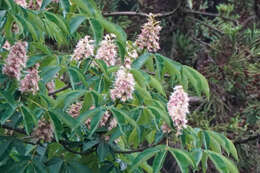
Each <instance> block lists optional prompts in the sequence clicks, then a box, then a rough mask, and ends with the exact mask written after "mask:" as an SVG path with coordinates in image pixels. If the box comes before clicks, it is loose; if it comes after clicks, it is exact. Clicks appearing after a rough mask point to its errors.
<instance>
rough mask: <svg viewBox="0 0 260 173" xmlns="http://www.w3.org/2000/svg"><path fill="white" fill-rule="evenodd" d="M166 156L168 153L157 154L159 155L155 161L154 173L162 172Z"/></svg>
mask: <svg viewBox="0 0 260 173" xmlns="http://www.w3.org/2000/svg"><path fill="white" fill-rule="evenodd" d="M166 154H167V151H161V152H159V153H157V155H156V156H155V158H154V160H153V172H154V173H157V172H160V170H161V169H162V166H163V163H164V159H165V157H166Z"/></svg>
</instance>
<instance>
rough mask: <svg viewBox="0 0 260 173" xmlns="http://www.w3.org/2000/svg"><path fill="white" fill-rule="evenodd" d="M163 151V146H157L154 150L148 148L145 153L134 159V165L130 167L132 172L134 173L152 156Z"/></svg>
mask: <svg viewBox="0 0 260 173" xmlns="http://www.w3.org/2000/svg"><path fill="white" fill-rule="evenodd" d="M161 149H162V146H157V147H153V148H148V149H146V150H144V151H143V152H141V153H139V154H138V155H137V157H136V158H135V159H134V161H133V162H132V165H131V167H130V172H132V171H134V170H135V169H136V168H137V167H138V166H139V165H140V164H142V163H144V162H145V161H147V160H148V159H150V158H151V157H152V156H154V155H155V154H156V153H158V152H160V151H161Z"/></svg>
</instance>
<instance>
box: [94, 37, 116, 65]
mask: <svg viewBox="0 0 260 173" xmlns="http://www.w3.org/2000/svg"><path fill="white" fill-rule="evenodd" d="M115 38H116V36H115V35H114V34H107V35H105V39H104V40H102V41H101V43H100V46H99V48H98V50H97V55H96V59H101V60H103V61H104V62H105V63H106V65H107V66H113V65H115V64H116V58H117V46H116V44H115Z"/></svg>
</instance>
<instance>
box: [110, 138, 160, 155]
mask: <svg viewBox="0 0 260 173" xmlns="http://www.w3.org/2000/svg"><path fill="white" fill-rule="evenodd" d="M164 139H165V138H162V139H161V140H160V141H159V142H158V143H156V144H152V145H148V146H146V147H142V148H137V149H134V150H127V151H122V150H115V151H114V152H115V153H119V154H131V153H137V152H142V151H144V150H146V149H148V148H152V147H155V146H157V145H160V144H162V143H163V142H164Z"/></svg>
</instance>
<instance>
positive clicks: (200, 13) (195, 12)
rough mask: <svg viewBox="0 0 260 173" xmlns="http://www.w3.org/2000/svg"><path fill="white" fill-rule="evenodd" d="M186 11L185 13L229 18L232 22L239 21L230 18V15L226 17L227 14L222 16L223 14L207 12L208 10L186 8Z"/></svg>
mask: <svg viewBox="0 0 260 173" xmlns="http://www.w3.org/2000/svg"><path fill="white" fill-rule="evenodd" d="M184 12H185V13H191V14H198V15H203V16H211V17H220V18H222V19H225V20H229V21H231V22H235V23H237V21H236V20H234V19H231V18H228V17H225V16H221V15H219V14H215V13H207V12H201V11H194V10H189V9H184Z"/></svg>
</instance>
